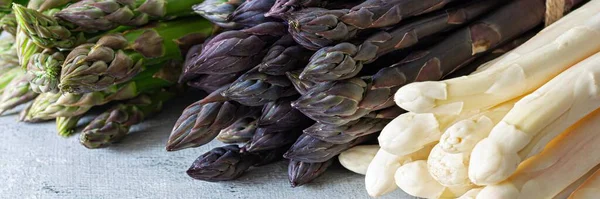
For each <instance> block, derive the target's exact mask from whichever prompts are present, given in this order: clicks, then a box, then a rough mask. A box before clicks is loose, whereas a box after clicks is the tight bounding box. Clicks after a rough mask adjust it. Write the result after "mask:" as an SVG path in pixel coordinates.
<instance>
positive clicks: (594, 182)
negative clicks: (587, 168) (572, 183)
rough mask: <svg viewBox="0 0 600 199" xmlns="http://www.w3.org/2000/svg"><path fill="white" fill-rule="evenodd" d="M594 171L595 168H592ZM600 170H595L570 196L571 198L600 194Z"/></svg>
mask: <svg viewBox="0 0 600 199" xmlns="http://www.w3.org/2000/svg"><path fill="white" fill-rule="evenodd" d="M592 171H593V170H592ZM598 187H600V170H597V169H596V170H595V172H594V174H592V175H591V176H590V177H589V178H587V180H586V181H585V182H584V183H583V184H582V185H581V186H579V187H578V188H577V189H576V190H575V191H573V193H572V194H571V195H570V196H569V199H586V198H587V199H591V198H594V197H595V196H597V195H598Z"/></svg>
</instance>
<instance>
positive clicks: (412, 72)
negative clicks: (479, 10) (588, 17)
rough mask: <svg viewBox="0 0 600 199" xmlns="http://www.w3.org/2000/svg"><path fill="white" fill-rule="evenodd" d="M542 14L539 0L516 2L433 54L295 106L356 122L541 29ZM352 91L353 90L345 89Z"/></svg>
mask: <svg viewBox="0 0 600 199" xmlns="http://www.w3.org/2000/svg"><path fill="white" fill-rule="evenodd" d="M543 10H544V4H543V3H542V2H540V1H537V0H535V1H527V0H517V1H513V2H511V3H510V4H507V5H505V6H503V7H502V8H500V9H498V10H497V11H495V12H494V13H492V14H490V15H487V16H486V17H484V18H482V19H480V20H478V21H475V22H473V23H471V24H470V25H469V26H468V27H465V28H463V29H461V30H458V31H457V32H455V33H453V34H452V35H450V36H449V37H448V38H447V39H446V40H444V41H442V42H441V43H439V44H437V45H435V46H433V47H431V48H430V49H429V50H426V51H424V52H415V53H413V54H412V55H409V56H408V57H407V58H406V59H405V60H403V61H401V62H400V63H397V64H394V65H392V66H391V67H386V68H383V69H381V70H379V71H378V72H377V73H376V74H375V75H373V76H370V77H366V78H364V79H365V80H366V82H365V81H364V80H357V78H353V79H349V80H346V81H338V82H334V83H326V84H320V85H319V86H318V87H316V88H313V89H312V90H311V91H309V92H308V93H307V94H305V95H303V96H302V97H301V98H300V99H299V100H298V101H296V102H295V105H296V107H297V108H298V109H299V110H301V111H302V112H303V113H304V114H306V115H307V116H309V117H311V118H313V119H315V120H317V121H318V122H322V123H332V122H333V123H338V124H339V123H341V124H343V123H347V122H348V121H349V120H348V119H346V118H350V119H356V117H361V116H363V115H365V114H368V113H369V112H370V111H374V110H379V109H383V108H387V107H390V106H393V105H394V102H393V98H394V96H393V93H394V92H395V91H396V90H398V89H399V88H401V87H403V86H404V85H406V84H408V83H411V82H418V81H432V80H439V79H441V78H443V77H444V76H446V75H448V74H450V73H452V72H454V71H455V70H457V69H459V68H460V67H462V66H463V65H465V64H467V63H469V62H470V61H472V60H473V59H474V58H476V57H478V56H480V55H482V54H484V53H485V52H487V51H490V50H491V49H493V48H495V47H496V46H498V45H499V44H502V43H503V42H505V41H509V40H511V39H512V38H515V37H517V36H519V35H521V34H523V33H525V32H526V31H528V30H530V29H532V28H533V27H535V26H536V25H538V24H539V23H540V22H541V20H542V18H543ZM517 15H518V16H519V17H518V18H519V19H520V20H518V21H516V22H515V23H512V21H514V20H512V18H513V17H515V16H517ZM499 35H500V37H499ZM355 82H360V83H355ZM350 86H351V87H352V90H349V89H347V88H344V87H350ZM342 90H343V92H342ZM413 90H414V89H413ZM336 92H340V93H339V94H338V93H336ZM423 92H424V91H423ZM427 93H430V92H427ZM433 94H436V93H433ZM515 97H516V96H515ZM397 99H398V98H397ZM407 99H408V98H407ZM341 107H343V108H341ZM449 108H455V109H459V108H460V107H456V106H454V107H449ZM408 110H410V109H408ZM446 111H447V112H446V114H448V113H452V112H458V113H460V109H459V110H454V109H448V110H446Z"/></svg>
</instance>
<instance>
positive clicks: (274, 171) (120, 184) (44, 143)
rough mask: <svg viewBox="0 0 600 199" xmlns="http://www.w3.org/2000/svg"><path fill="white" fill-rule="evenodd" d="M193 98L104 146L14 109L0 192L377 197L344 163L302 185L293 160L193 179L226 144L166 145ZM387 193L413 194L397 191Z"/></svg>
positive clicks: (0, 128) (4, 122)
mask: <svg viewBox="0 0 600 199" xmlns="http://www.w3.org/2000/svg"><path fill="white" fill-rule="evenodd" d="M193 100H194V99H177V100H175V101H173V102H171V103H168V104H167V108H166V110H165V111H164V112H163V113H162V114H161V115H160V116H158V117H154V118H153V119H152V120H150V121H148V122H146V123H144V124H141V125H138V126H135V128H134V130H133V132H132V134H131V135H129V136H128V137H127V138H126V139H125V140H124V141H122V142H121V143H118V144H115V145H113V146H111V147H109V148H106V149H97V150H88V149H86V148H84V147H83V146H81V145H80V144H79V143H78V140H77V139H78V136H74V137H71V138H67V139H65V138H62V137H59V136H57V135H56V134H55V130H54V124H53V123H52V122H48V123H42V124H36V125H31V124H24V123H17V122H16V120H17V116H16V115H15V114H14V113H13V114H12V115H8V116H1V117H0V134H1V136H2V138H1V139H0V198H77V199H82V198H94V199H102V198H109V199H113V198H114V199H127V198H261V199H263V198H276V199H287V198H344V199H350V198H369V197H368V195H367V194H366V191H365V190H364V180H363V177H362V176H360V175H357V174H353V173H351V172H349V171H346V170H344V169H343V168H342V167H341V166H339V165H338V166H335V167H334V168H332V169H330V170H328V171H327V173H326V174H325V175H324V176H322V177H321V178H319V179H317V180H316V181H315V182H314V183H312V184H311V185H308V186H303V187H300V188H290V186H289V185H288V182H287V164H286V163H285V162H280V163H278V164H273V165H268V166H265V167H262V168H255V169H252V170H250V171H249V172H248V173H246V174H245V175H244V176H242V177H241V178H240V179H238V180H236V181H233V182H224V183H208V182H202V181H196V180H193V179H191V178H189V177H188V176H187V175H186V174H185V170H186V169H187V168H188V167H189V165H190V164H191V163H192V162H193V161H194V160H195V158H196V157H197V156H199V155H200V154H202V153H203V152H205V151H207V150H209V149H210V148H213V147H215V146H218V145H220V143H218V142H213V143H210V144H209V145H207V146H204V147H200V148H196V149H188V150H183V151H178V152H166V151H165V150H164V143H165V141H166V140H167V138H168V134H169V132H170V129H171V127H172V125H173V124H174V123H175V121H176V119H177V117H178V116H179V114H180V113H181V110H182V109H183V108H184V107H185V106H186V105H187V104H190V103H191V102H193ZM86 119H88V120H89V119H90V118H86ZM383 198H411V197H408V196H406V195H405V194H404V193H402V192H401V191H396V192H394V193H392V194H390V195H388V196H386V197H383Z"/></svg>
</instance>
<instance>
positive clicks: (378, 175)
mask: <svg viewBox="0 0 600 199" xmlns="http://www.w3.org/2000/svg"><path fill="white" fill-rule="evenodd" d="M435 144H436V143H433V144H430V145H427V146H426V147H424V148H423V149H421V150H419V151H417V152H415V153H412V154H409V155H405V156H397V155H394V154H391V153H388V152H387V151H385V150H383V149H379V151H377V154H376V155H375V157H374V158H373V160H372V161H371V164H369V167H368V168H367V173H366V175H365V187H366V189H367V193H368V194H369V195H370V196H372V197H379V196H382V195H385V194H387V193H390V192H392V191H394V190H396V189H397V188H398V186H396V183H395V182H394V173H395V172H396V170H397V169H398V168H400V167H401V166H402V165H404V164H407V163H410V162H414V161H417V160H425V159H427V156H428V155H429V152H431V149H432V148H433V146H435Z"/></svg>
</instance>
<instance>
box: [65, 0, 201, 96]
mask: <svg viewBox="0 0 600 199" xmlns="http://www.w3.org/2000/svg"><path fill="white" fill-rule="evenodd" d="M149 2H150V1H149ZM190 29H192V31H190ZM211 30H212V28H211V26H210V23H209V22H208V21H206V20H197V19H194V18H190V19H182V20H176V21H169V22H160V23H157V24H155V25H153V26H147V27H144V28H140V29H136V30H131V31H127V32H124V33H116V34H109V35H106V36H103V37H101V38H100V39H99V41H98V42H96V43H95V44H84V45H80V46H78V47H76V48H75V49H73V51H71V53H69V55H68V56H67V57H66V59H65V62H64V64H63V67H62V72H61V78H60V84H59V87H60V89H61V90H62V91H65V92H70V93H88V92H94V91H101V90H104V89H106V88H108V87H109V86H111V85H115V84H119V83H123V82H126V81H128V80H130V79H132V78H133V77H135V76H136V75H137V74H138V73H140V72H141V71H143V70H145V68H146V67H145V66H147V65H153V64H157V63H161V62H164V61H167V60H180V59H182V57H181V56H182V54H181V51H180V49H179V47H178V42H177V41H178V39H181V38H185V37H187V36H190V35H209V34H210V31H211Z"/></svg>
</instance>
